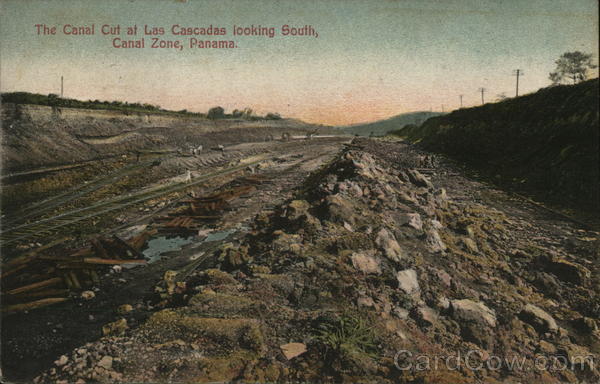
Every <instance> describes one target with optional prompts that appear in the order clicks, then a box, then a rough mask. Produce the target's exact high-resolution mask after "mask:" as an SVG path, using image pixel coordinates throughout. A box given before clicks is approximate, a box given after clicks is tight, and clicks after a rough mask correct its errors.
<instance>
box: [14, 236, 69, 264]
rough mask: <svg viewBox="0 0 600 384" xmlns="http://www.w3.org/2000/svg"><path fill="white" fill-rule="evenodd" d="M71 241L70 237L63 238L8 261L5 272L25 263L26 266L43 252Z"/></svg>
mask: <svg viewBox="0 0 600 384" xmlns="http://www.w3.org/2000/svg"><path fill="white" fill-rule="evenodd" d="M69 239H70V237H63V238H60V239H57V240H54V241H51V242H49V243H48V244H45V245H42V246H41V247H39V248H36V249H34V250H32V251H29V252H27V253H25V254H24V255H21V256H18V257H16V258H14V259H12V260H8V261H7V262H6V263H4V266H3V268H4V270H7V269H10V268H13V267H16V266H18V265H21V264H23V263H25V264H26V263H29V262H30V261H32V260H34V259H36V258H37V255H38V254H39V253H40V252H41V251H44V250H46V249H48V248H52V247H54V246H56V245H58V244H60V243H63V242H65V241H67V240H69Z"/></svg>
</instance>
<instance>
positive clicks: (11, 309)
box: [2, 297, 68, 313]
mask: <svg viewBox="0 0 600 384" xmlns="http://www.w3.org/2000/svg"><path fill="white" fill-rule="evenodd" d="M67 300H68V298H66V297H48V298H46V299H41V300H36V301H32V302H29V303H23V304H14V305H9V306H7V307H5V308H2V312H6V313H16V312H22V311H29V310H32V309H36V308H41V307H45V306H48V305H52V304H57V303H62V302H65V301H67Z"/></svg>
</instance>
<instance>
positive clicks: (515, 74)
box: [513, 69, 524, 97]
mask: <svg viewBox="0 0 600 384" xmlns="http://www.w3.org/2000/svg"><path fill="white" fill-rule="evenodd" d="M523 75H524V73H523V70H522V69H515V70H513V76H516V77H517V91H516V93H515V97H518V96H519V76H523Z"/></svg>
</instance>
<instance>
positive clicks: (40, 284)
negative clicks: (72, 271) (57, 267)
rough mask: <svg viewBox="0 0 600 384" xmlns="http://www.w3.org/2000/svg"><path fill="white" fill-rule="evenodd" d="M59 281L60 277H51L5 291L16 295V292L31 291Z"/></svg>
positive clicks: (60, 280)
mask: <svg viewBox="0 0 600 384" xmlns="http://www.w3.org/2000/svg"><path fill="white" fill-rule="evenodd" d="M61 282H62V279H61V278H60V277H53V278H51V279H47V280H43V281H38V282H37V283H33V284H29V285H25V286H23V287H19V288H15V289H12V290H10V291H8V292H6V293H7V294H9V295H16V294H18V293H23V292H27V291H33V290H35V289H38V288H43V287H48V286H51V285H56V284H60V283H61Z"/></svg>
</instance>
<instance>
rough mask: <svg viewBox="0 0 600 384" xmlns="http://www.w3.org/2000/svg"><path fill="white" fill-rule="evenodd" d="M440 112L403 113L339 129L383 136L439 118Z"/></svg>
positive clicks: (351, 132)
mask: <svg viewBox="0 0 600 384" xmlns="http://www.w3.org/2000/svg"><path fill="white" fill-rule="evenodd" d="M440 115H442V113H440V112H410V113H403V114H400V115H397V116H394V117H390V118H389V119H385V120H379V121H375V122H373V123H367V124H356V125H350V126H347V127H341V128H342V130H343V131H344V132H347V133H350V134H353V135H360V136H369V135H371V134H373V135H375V136H383V135H385V134H386V133H388V132H391V131H394V130H397V129H400V128H402V127H404V126H405V125H407V124H414V125H420V124H423V122H425V120H427V119H429V118H430V117H434V116H440Z"/></svg>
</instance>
